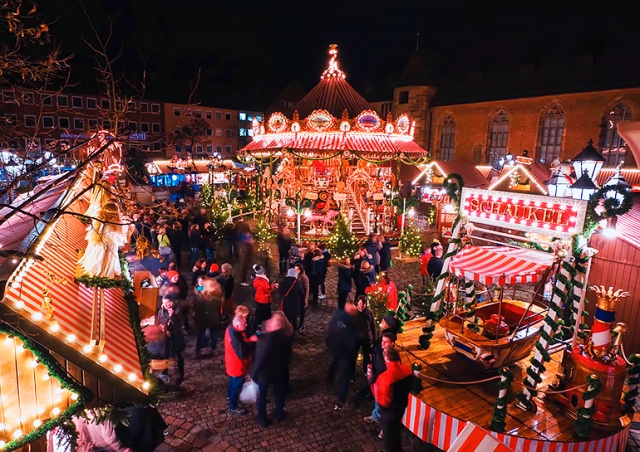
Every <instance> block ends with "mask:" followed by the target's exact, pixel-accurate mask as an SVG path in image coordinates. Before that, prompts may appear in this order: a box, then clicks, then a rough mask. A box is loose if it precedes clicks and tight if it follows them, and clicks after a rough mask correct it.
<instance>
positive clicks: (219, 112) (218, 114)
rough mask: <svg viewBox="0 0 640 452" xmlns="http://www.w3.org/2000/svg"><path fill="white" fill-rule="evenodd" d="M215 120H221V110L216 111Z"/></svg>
mask: <svg viewBox="0 0 640 452" xmlns="http://www.w3.org/2000/svg"><path fill="white" fill-rule="evenodd" d="M216 121H222V112H221V111H216Z"/></svg>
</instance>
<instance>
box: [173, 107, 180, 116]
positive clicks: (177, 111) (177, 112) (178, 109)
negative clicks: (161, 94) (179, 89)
mask: <svg viewBox="0 0 640 452" xmlns="http://www.w3.org/2000/svg"><path fill="white" fill-rule="evenodd" d="M173 116H180V108H179V107H173Z"/></svg>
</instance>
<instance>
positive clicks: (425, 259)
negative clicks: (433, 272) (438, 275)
mask: <svg viewBox="0 0 640 452" xmlns="http://www.w3.org/2000/svg"><path fill="white" fill-rule="evenodd" d="M432 257H433V254H431V247H429V245H424V247H423V249H422V253H420V274H421V275H422V285H423V286H426V285H427V279H428V278H429V270H428V269H427V268H428V266H429V261H430V260H431V258H432Z"/></svg>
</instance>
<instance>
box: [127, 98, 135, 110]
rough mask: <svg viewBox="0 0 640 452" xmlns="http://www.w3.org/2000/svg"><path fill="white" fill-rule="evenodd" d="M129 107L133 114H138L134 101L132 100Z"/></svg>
mask: <svg viewBox="0 0 640 452" xmlns="http://www.w3.org/2000/svg"><path fill="white" fill-rule="evenodd" d="M128 107H129V112H131V113H135V112H136V103H135V102H134V101H132V100H130V101H129V104H128Z"/></svg>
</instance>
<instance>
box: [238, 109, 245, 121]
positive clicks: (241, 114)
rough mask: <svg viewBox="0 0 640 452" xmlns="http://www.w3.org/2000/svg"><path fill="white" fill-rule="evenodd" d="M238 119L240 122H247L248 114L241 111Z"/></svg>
mask: <svg viewBox="0 0 640 452" xmlns="http://www.w3.org/2000/svg"><path fill="white" fill-rule="evenodd" d="M238 119H239V120H240V121H246V120H247V114H246V113H245V112H244V111H241V112H240V113H238Z"/></svg>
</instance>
